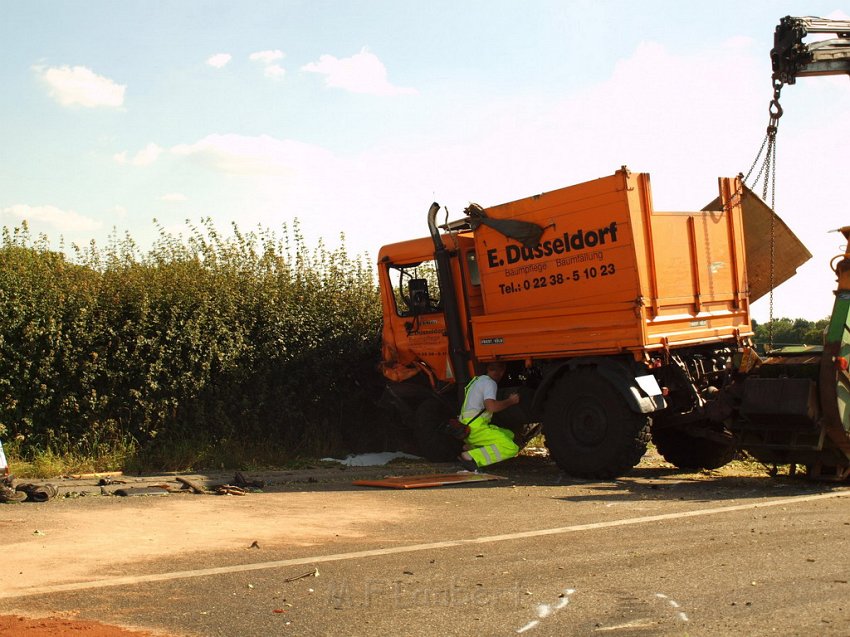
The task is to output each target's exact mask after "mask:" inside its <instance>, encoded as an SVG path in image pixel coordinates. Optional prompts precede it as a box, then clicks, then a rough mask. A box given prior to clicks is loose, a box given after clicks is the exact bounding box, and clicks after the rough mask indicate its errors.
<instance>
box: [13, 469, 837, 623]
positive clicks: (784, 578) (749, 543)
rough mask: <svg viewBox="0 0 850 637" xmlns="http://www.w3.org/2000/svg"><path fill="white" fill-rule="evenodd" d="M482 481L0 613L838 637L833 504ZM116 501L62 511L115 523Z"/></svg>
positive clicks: (314, 494)
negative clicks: (338, 531) (91, 511)
mask: <svg viewBox="0 0 850 637" xmlns="http://www.w3.org/2000/svg"><path fill="white" fill-rule="evenodd" d="M420 469H421V468H420ZM445 469H446V467H437V470H445ZM406 471H407V472H409V470H406ZM386 472H387V473H392V472H393V471H392V470H387V471H386ZM494 473H499V474H501V475H503V476H506V477H508V478H509V479H508V480H504V481H499V482H488V483H482V484H477V485H470V486H452V487H443V488H437V489H417V490H409V491H396V490H375V489H368V488H363V487H353V486H351V485H350V480H349V478H350V476H348V475H343V474H340V475H339V476H338V477H337V478H335V479H334V480H332V481H318V482H306V483H305V482H295V483H291V484H288V485H283V486H281V487H279V488H277V489H276V492H275V494H274V497H275V498H278V501H279V502H280V503H281V507H280V513H279V515H280V518H276V517H275V516H269V517H268V519H267V520H266V521H265V522H263V524H268V525H269V526H270V527H274V525H276V524H279V523H280V520H283V519H285V516H286V515H287V507H286V502H287V499H288V498H296V497H297V498H298V499H299V505H303V503H304V499H305V498H307V499H308V501H309V502H310V503H312V504H313V506H315V507H316V510H325V511H326V513H325V515H327V516H330V517H331V518H332V517H333V515H334V508H333V507H332V506H328V503H329V502H331V501H334V502H337V501H339V498H340V497H341V495H342V496H343V497H349V498H354V497H358V496H355V494H359V493H362V492H364V491H368V492H369V496H368V506H369V507H370V509H375V510H377V511H379V512H380V511H381V510H384V511H391V510H393V509H397V508H399V507H403V508H404V509H405V510H406V511H410V512H412V513H410V514H409V515H406V516H404V517H403V518H402V519H393V520H391V521H387V522H374V523H372V525H371V526H370V527H369V530H368V533H367V534H365V535H362V536H360V537H356V538H352V537H344V538H338V539H336V538H324V539H322V540H321V541H317V542H316V543H315V544H313V545H309V546H308V545H304V544H303V543H301V544H297V545H296V544H293V545H291V546H289V545H287V544H286V543H285V542H283V543H277V544H269V547H270V548H266V546H265V545H261V548H260V549H259V550H257V549H253V550H248V549H247V547H246V548H241V549H238V550H234V549H232V548H231V549H221V550H217V549H211V548H210V547H204V549H203V550H199V551H188V552H184V553H182V554H180V555H178V556H176V557H175V556H174V555H170V556H168V557H163V558H161V559H157V558H154V559H151V560H148V561H145V562H134V563H129V564H128V563H126V562H125V561H123V560H122V551H121V547H120V546H116V547H115V549H116V550H115V558H114V561H112V562H109V561H107V563H103V564H101V565H100V568H98V570H97V573H96V574H93V575H92V576H91V577H87V578H78V579H76V580H75V581H73V582H68V583H63V584H59V585H50V586H45V587H42V588H41V589H33V590H25V591H21V590H16V591H13V594H9V593H8V592H4V591H0V612H10V611H23V612H28V613H35V614H38V613H56V612H73V613H79V616H81V617H87V618H94V619H99V620H101V621H106V622H112V623H118V624H131V625H136V626H144V627H147V628H152V629H158V630H161V631H163V632H164V634H169V635H198V636H205V637H212V636H226V637H242V636H245V637H248V636H257V637H268V636H271V635H304V636H313V635H316V636H320V635H321V636H325V635H340V636H342V635H405V636H414V635H427V636H433V635H439V636H444V635H464V636H470V635H494V636H496V635H516V634H527V635H541V636H542V635H615V636H621V635H774V634H781V635H842V636H843V635H848V634H850V583H848V580H850V516H848V514H847V511H848V506H849V505H850V488H848V487H847V486H844V485H829V484H823V483H812V482H807V481H805V480H802V479H791V478H787V477H784V478H783V477H781V478H776V479H772V478H769V477H767V476H764V475H748V474H744V473H740V472H738V473H736V472H735V471H730V470H725V471H724V472H723V473H718V474H697V475H694V474H682V473H678V472H676V471H674V470H671V469H669V468H664V467H662V466H648V467H642V468H639V469H638V470H637V471H636V472H635V473H634V474H633V475H631V476H629V477H626V478H622V479H619V480H616V481H607V482H593V481H576V480H570V479H568V478H565V477H564V476H562V475H561V474H560V473H559V472H558V471H557V469H556V468H555V467H554V466H552V465H551V464H549V463H548V462H547V461H546V460H543V459H524V460H520V459H517V461H513V464H510V463H506V464H505V465H504V466H503V467H500V468H499V469H498V470H497V471H494ZM347 494H351V495H347ZM270 495H271V494H268V493H257V494H251V495H250V496H247V497H251V498H263V497H267V496H270ZM177 497H183V496H177ZM190 497H191V496H190ZM197 497H204V496H197ZM95 500H100V502H95ZM111 500H112V501H110V499H106V498H88V499H82V500H80V501H78V502H75V503H73V504H74V506H79V507H99V508H103V507H107V508H108V507H112V506H114V507H116V515H118V514H119V510H120V506H121V502H120V501H117V500H116V499H114V498H113V499H111ZM157 500H158V499H155V498H150V499H149V500H148V501H147V502H146V503H145V506H150V507H156V506H157ZM113 501H114V503H113ZM50 505H51V503H47V504H46V505H45V506H50ZM14 506H15V507H16V508H15V512H16V515H17V516H21V515H24V516H26V515H28V514H29V513H28V511H29V510H27V509H25V508H24V507H26V506H28V505H14ZM33 506H38V505H33ZM323 507H325V509H323ZM7 510H11V505H7V506H5V507H0V520H2V518H3V516H4V515H5V514H6V512H7ZM30 510H34V509H30ZM45 511H47V512H48V513H45ZM49 511H50V510H49V509H41V510H40V512H39V515H48V516H49V515H50V513H49ZM331 523H332V519H331ZM102 532H103V540H104V542H109V541H110V536H109V529H103V530H102ZM284 539H285V538H284ZM74 550H75V549H74V545H73V542H71V543H69V546H68V556H69V557H68V559H74ZM316 572H318V575H315V573H316ZM308 574H309V575H308ZM8 576H9V574H7V575H6V576H4V577H8ZM301 576H306V577H301Z"/></svg>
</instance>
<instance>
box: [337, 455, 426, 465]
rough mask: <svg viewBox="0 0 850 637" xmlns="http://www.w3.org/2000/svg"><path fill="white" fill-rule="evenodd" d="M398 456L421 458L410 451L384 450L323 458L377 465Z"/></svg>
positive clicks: (345, 463)
mask: <svg viewBox="0 0 850 637" xmlns="http://www.w3.org/2000/svg"><path fill="white" fill-rule="evenodd" d="M396 458H410V459H412V460H421V458H420V457H419V456H411V455H410V454H409V453H402V452H401V451H382V452H380V453H361V454H356V455H355V454H351V455H349V456H347V457H345V458H343V459H342V460H339V459H337V458H322V460H326V461H328V462H339V463H342V464H344V465H347V466H349V467H377V466H380V465H384V464H387V463H388V462H389V461H390V460H395V459H396Z"/></svg>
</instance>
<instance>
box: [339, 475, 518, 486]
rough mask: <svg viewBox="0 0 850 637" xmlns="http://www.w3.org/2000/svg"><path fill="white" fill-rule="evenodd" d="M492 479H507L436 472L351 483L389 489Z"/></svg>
mask: <svg viewBox="0 0 850 637" xmlns="http://www.w3.org/2000/svg"><path fill="white" fill-rule="evenodd" d="M490 480H507V478H503V477H502V476H494V475H492V474H489V473H471V472H469V471H461V472H458V473H435V474H430V475H420V476H393V477H390V478H383V479H376V480H355V481H354V482H352V483H351V484H353V485H356V486H358V487H384V488H387V489H422V488H425V487H443V486H446V485H450V484H468V483H470V482H487V481H490Z"/></svg>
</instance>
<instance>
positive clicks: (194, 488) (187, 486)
mask: <svg viewBox="0 0 850 637" xmlns="http://www.w3.org/2000/svg"><path fill="white" fill-rule="evenodd" d="M175 480H177V482H179V483H180V484H182V485H183V486H182V489H184V490H189V491H191V492H192V493H197V494H198V495H204V494H205V493H206V492H207V490H206V489H205V488H204V487H203V486H202V485H200V484H198V483H197V482H195V481H194V480H190V479H189V478H184V477H182V476H177V477H176V478H175Z"/></svg>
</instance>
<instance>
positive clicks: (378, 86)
mask: <svg viewBox="0 0 850 637" xmlns="http://www.w3.org/2000/svg"><path fill="white" fill-rule="evenodd" d="M301 70H302V71H308V72H310V73H319V74H321V75H324V76H325V85H326V86H329V87H332V88H340V89H343V90H346V91H350V92H352V93H367V94H370V95H416V94H417V93H418V91H417V90H416V89H414V88H402V87H398V86H393V85H392V84H391V83H390V82H389V80H388V79H387V68H386V67H385V66H384V63H383V62H381V60H379V59H378V56H376V55H375V54H374V53H370V52H369V51H368V50H367V49H366V48H363V49H362V50H361V51H360V53H356V54H354V55H352V56H351V57H348V58H341V59H338V58H335V57H334V56H333V55H322V56H321V57H320V58H319V61H318V62H310V63H309V64H307V65H305V66H303V67H301Z"/></svg>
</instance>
